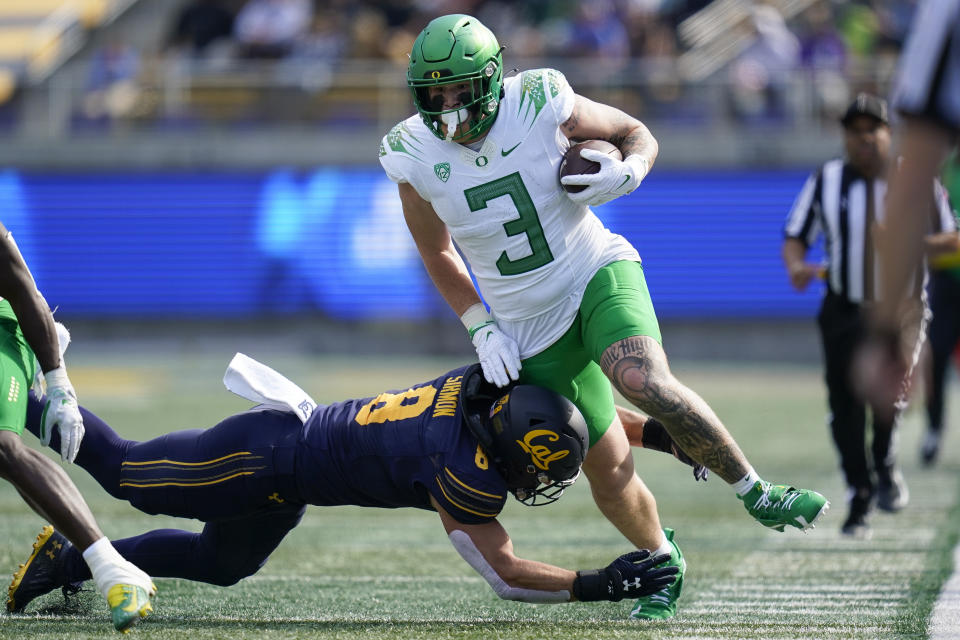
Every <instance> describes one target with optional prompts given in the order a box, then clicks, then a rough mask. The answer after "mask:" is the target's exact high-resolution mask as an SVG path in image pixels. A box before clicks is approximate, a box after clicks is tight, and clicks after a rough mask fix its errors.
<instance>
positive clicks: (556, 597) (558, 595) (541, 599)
mask: <svg viewBox="0 0 960 640" xmlns="http://www.w3.org/2000/svg"><path fill="white" fill-rule="evenodd" d="M449 537H450V542H451V543H452V544H453V548H454V549H456V550H457V553H459V554H460V557H462V558H463V559H464V560H466V561H467V564H469V565H470V566H471V567H473V569H474V571H476V572H477V573H479V574H480V575H481V576H483V579H484V580H486V581H487V584H489V585H490V587H491V588H492V589H493V590H494V592H496V594H497V595H498V596H500V597H501V598H503V599H504V600H516V601H518V602H534V603H557V602H569V601H570V592H569V591H541V590H539V589H520V588H517V587H511V586H510V585H508V584H507V583H506V582H504V581H503V578H501V577H500V576H499V575H498V574H497V572H496V571H495V570H494V568H493V567H491V566H490V563H489V562H487V559H486V558H484V557H483V554H482V553H480V550H479V549H477V545H475V544H473V540H471V539H470V536H468V535H467V534H466V533H465V532H463V531H460V530H459V529H455V530H453V531H451V532H450V536H449Z"/></svg>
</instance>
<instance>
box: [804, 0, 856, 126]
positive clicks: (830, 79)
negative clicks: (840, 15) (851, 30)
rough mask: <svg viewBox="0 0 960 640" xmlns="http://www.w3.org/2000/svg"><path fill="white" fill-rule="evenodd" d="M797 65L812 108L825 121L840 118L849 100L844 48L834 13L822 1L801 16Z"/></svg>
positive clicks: (845, 48) (828, 4) (827, 3)
mask: <svg viewBox="0 0 960 640" xmlns="http://www.w3.org/2000/svg"><path fill="white" fill-rule="evenodd" d="M800 64H801V66H802V67H803V68H804V69H806V71H807V73H808V74H809V77H810V81H811V86H812V88H813V91H814V99H815V100H816V105H815V108H816V110H817V112H818V113H819V114H820V116H821V118H822V119H823V120H824V121H833V120H835V119H836V118H837V117H839V116H840V114H841V112H842V111H843V108H844V106H845V105H846V104H847V102H849V100H850V88H849V86H848V83H847V78H846V71H847V46H846V43H845V42H844V41H843V37H842V36H841V35H840V31H839V30H838V29H837V28H836V26H835V25H834V16H833V9H832V7H831V6H830V3H829V2H826V1H825V0H821V1H820V2H817V3H815V4H813V5H812V6H811V7H810V8H809V9H808V10H807V11H806V13H805V14H804V15H803V24H802V26H801V29H800Z"/></svg>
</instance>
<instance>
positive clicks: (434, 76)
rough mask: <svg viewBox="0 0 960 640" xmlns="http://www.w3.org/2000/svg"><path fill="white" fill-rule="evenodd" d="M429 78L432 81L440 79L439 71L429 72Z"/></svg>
mask: <svg viewBox="0 0 960 640" xmlns="http://www.w3.org/2000/svg"><path fill="white" fill-rule="evenodd" d="M430 77H431V78H433V79H434V80H436V79H437V78H439V77H440V72H439V71H431V72H430Z"/></svg>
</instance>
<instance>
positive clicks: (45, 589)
mask: <svg viewBox="0 0 960 640" xmlns="http://www.w3.org/2000/svg"><path fill="white" fill-rule="evenodd" d="M72 546H73V545H72V544H70V541H69V540H67V539H66V538H64V537H63V536H62V535H60V534H59V533H57V532H56V531H54V529H53V527H52V526H50V525H47V526H45V527H44V528H43V530H41V531H40V535H38V536H37V541H36V542H34V543H33V553H31V554H30V557H29V558H27V561H26V562H25V563H24V564H21V565H20V568H19V569H17V571H16V573H14V574H13V581H12V582H11V583H10V586H9V587H7V611H9V612H10V613H20V612H21V611H23V610H24V609H25V608H26V606H27V604H29V603H30V601H31V600H33V599H34V598H38V597H40V596H42V595H43V594H45V593H49V592H51V591H53V590H54V589H56V588H58V587H61V586H63V584H64V580H63V575H62V571H63V554H64V552H65V551H67V550H68V549H69V548H70V547H72Z"/></svg>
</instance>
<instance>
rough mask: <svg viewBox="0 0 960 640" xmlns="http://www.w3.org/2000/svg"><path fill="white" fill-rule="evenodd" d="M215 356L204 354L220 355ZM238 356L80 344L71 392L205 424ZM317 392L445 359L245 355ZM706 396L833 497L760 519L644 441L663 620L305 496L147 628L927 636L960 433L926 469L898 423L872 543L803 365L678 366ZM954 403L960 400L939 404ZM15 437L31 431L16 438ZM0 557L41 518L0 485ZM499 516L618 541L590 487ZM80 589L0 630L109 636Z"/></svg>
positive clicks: (135, 528)
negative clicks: (514, 596)
mask: <svg viewBox="0 0 960 640" xmlns="http://www.w3.org/2000/svg"><path fill="white" fill-rule="evenodd" d="M214 351H215V350H214ZM231 355H232V352H223V353H218V352H214V353H210V352H205V353H204V354H203V355H190V354H179V352H176V353H173V354H167V355H164V356H151V357H150V358H149V360H145V359H143V358H134V357H132V356H131V354H129V353H126V354H121V353H116V354H111V353H107V354H98V355H97V356H96V357H90V356H88V355H85V354H84V353H83V352H80V353H78V354H73V360H71V374H72V377H73V379H74V383H75V386H76V387H77V389H78V391H79V393H80V397H81V400H82V402H83V403H84V404H85V405H87V406H89V407H90V408H91V409H93V410H94V411H95V412H97V413H99V414H100V415H101V416H103V417H104V418H106V419H107V421H108V422H110V423H111V424H112V425H113V426H114V427H115V428H117V429H118V430H119V431H120V432H121V433H123V434H124V435H126V436H128V437H140V438H146V437H150V436H154V435H158V434H160V433H163V432H165V431H169V430H174V429H179V428H187V427H205V426H210V425H212V424H213V423H214V422H216V421H217V420H218V419H220V418H222V417H224V416H226V415H227V414H228V413H231V412H234V411H238V410H242V409H243V408H245V407H246V406H247V405H246V403H245V402H244V401H242V400H240V399H238V398H235V397H233V396H232V395H230V394H229V393H228V392H226V391H225V390H223V387H222V385H221V383H220V379H221V376H222V373H223V368H224V366H225V365H226V363H227V361H228V360H229V358H230V356H231ZM251 355H253V356H255V357H259V358H260V359H263V360H264V361H266V362H268V363H269V364H271V365H273V366H275V368H277V369H279V370H281V371H283V372H284V373H286V374H288V375H289V376H290V377H291V378H293V379H294V380H296V381H297V382H298V383H300V384H301V386H303V387H304V388H306V389H308V390H309V391H311V392H312V393H313V394H314V396H315V397H316V399H317V400H319V401H321V402H323V401H330V400H335V399H341V398H344V397H348V396H362V395H368V394H373V393H376V392H379V391H381V390H383V389H386V388H397V387H402V386H405V385H407V384H412V383H416V382H420V381H422V380H425V379H428V378H432V377H434V376H436V375H438V374H440V373H442V372H443V371H445V370H446V369H447V368H449V367H452V366H456V365H459V364H461V363H460V362H459V361H453V360H428V359H423V360H408V359H402V360H401V359H385V360H378V361H375V360H373V359H368V360H360V361H357V360H348V359H345V358H336V359H333V358H319V357H313V358H309V359H308V358H294V357H291V356H288V355H287V356H271V355H269V354H261V353H253V352H251ZM675 369H676V373H677V374H678V376H679V377H680V378H681V379H682V380H684V381H686V382H687V383H688V384H689V385H690V386H691V387H693V388H695V389H697V390H699V391H700V393H701V394H702V395H703V396H704V397H705V398H706V399H707V400H708V401H709V402H710V403H711V404H712V405H713V407H714V408H715V409H716V410H717V412H718V413H719V414H720V416H721V417H722V418H723V419H724V420H725V422H726V424H727V425H728V427H729V428H730V430H731V431H732V432H733V433H734V435H735V437H736V438H737V440H738V441H739V443H740V445H741V447H742V448H743V449H744V451H745V452H746V454H747V455H748V456H749V458H750V459H751V461H752V462H753V464H754V466H755V467H756V468H757V470H758V471H759V472H760V474H761V475H762V476H763V477H765V478H767V479H770V480H774V481H778V482H791V483H794V484H797V485H802V486H805V487H810V488H815V489H817V490H820V491H821V492H823V493H825V494H826V495H827V496H828V497H829V498H830V499H831V501H832V502H833V504H834V506H833V508H832V509H831V511H830V512H829V513H828V514H827V516H826V518H825V519H824V520H823V521H822V523H821V525H820V526H819V527H818V528H817V529H816V530H815V531H813V532H811V533H810V534H807V535H804V534H802V533H800V532H798V531H795V530H792V531H788V532H786V533H783V534H781V533H776V532H772V531H768V530H765V529H763V528H762V527H760V526H759V525H757V524H756V523H754V522H753V521H752V520H751V519H750V518H749V517H748V516H747V514H746V512H745V511H744V509H743V507H742V505H741V503H740V502H739V501H738V500H736V499H735V498H734V495H733V492H732V491H731V490H730V489H729V488H728V487H727V485H725V484H724V483H723V482H722V481H719V480H718V479H716V478H711V479H710V481H709V482H708V483H707V484H703V483H695V482H694V481H693V478H692V474H691V473H690V469H689V468H688V467H685V466H682V465H680V464H679V463H677V462H676V461H675V460H674V459H673V458H671V457H668V456H666V455H664V454H661V453H657V452H648V451H643V450H638V451H637V452H636V456H635V457H636V461H637V466H638V469H639V471H640V474H641V476H642V477H643V478H644V480H645V481H646V482H647V484H648V485H649V486H650V487H651V489H652V490H653V492H654V494H655V495H656V496H657V499H658V504H659V509H660V514H661V518H662V520H663V523H664V524H665V525H666V526H671V527H674V528H675V529H676V530H677V541H678V542H679V544H680V546H681V547H682V548H683V550H684V553H685V555H686V558H687V562H688V564H689V569H688V573H687V579H686V587H685V592H684V594H683V596H682V598H681V600H680V611H679V615H678V616H677V617H676V618H675V619H673V620H670V621H666V622H660V623H653V624H651V623H638V622H634V621H631V620H629V619H627V618H626V614H627V612H628V611H629V609H630V603H628V602H622V603H616V604H614V603H599V604H597V603H592V604H572V605H526V604H521V603H513V602H504V601H501V600H499V599H498V598H497V597H496V596H495V595H494V593H493V592H492V590H490V588H489V587H488V586H487V585H486V583H485V582H483V581H482V579H481V578H480V577H479V576H477V575H476V574H475V573H474V572H473V571H472V570H471V569H470V568H469V567H468V566H467V565H466V564H465V563H464V562H463V561H462V560H461V559H460V558H459V556H458V555H457V554H456V552H455V551H454V550H453V547H452V546H451V545H450V544H449V543H448V541H447V539H446V536H445V534H444V531H443V528H442V526H441V525H440V522H439V519H438V518H437V517H436V516H435V515H433V514H431V513H428V512H421V511H416V510H398V511H388V510H377V509H359V508H326V509H320V508H316V507H314V508H312V509H311V510H309V511H308V513H307V517H306V518H305V520H304V522H303V524H302V525H301V526H300V527H299V528H297V529H296V530H295V531H293V532H292V534H291V535H290V536H289V537H288V538H287V540H286V541H285V542H284V544H282V545H281V547H280V548H279V549H278V551H277V552H276V553H275V554H274V555H273V557H272V558H271V560H270V562H269V563H268V564H267V566H266V567H264V569H263V570H262V571H260V573H259V574H257V575H255V576H253V577H251V578H248V579H246V580H244V581H242V582H241V583H240V584H238V585H236V586H234V587H231V588H217V587H211V586H207V585H202V584H193V583H189V582H184V581H178V580H158V581H157V584H158V586H159V589H160V592H159V595H158V597H157V599H156V612H155V615H154V616H152V617H151V618H150V619H148V620H147V621H146V622H144V623H143V624H142V625H141V626H140V627H139V628H138V629H136V630H135V631H134V634H135V636H136V637H140V638H164V639H166V638H191V639H192V640H208V639H215V638H216V639H227V638H230V639H234V638H249V639H254V638H257V639H260V638H267V639H275V638H391V639H393V638H425V639H426V638H429V639H436V638H477V639H480V638H483V639H485V640H486V639H491V638H530V639H534V638H536V639H544V638H585V639H591V640H592V639H596V640H601V639H603V640H606V639H608V638H631V639H644V638H704V639H705V638H731V639H733V638H738V639H739V638H756V639H764V640H766V639H771V638H862V639H874V638H924V637H926V636H927V632H926V629H927V617H928V615H929V612H930V609H931V606H932V604H933V601H934V599H935V598H936V595H937V591H938V589H939V587H940V585H941V584H942V582H943V581H944V579H945V578H946V576H947V575H948V574H949V572H950V570H951V561H950V552H951V550H952V548H953V546H954V544H956V542H957V538H958V532H960V506H958V489H960V482H958V476H960V474H958V470H960V433H957V431H956V429H955V430H954V432H953V433H950V439H949V440H948V442H947V450H946V452H945V456H944V457H943V459H942V460H941V463H940V464H939V466H937V467H936V468H934V469H933V470H927V469H921V468H919V466H918V463H917V456H916V450H917V441H918V437H919V435H920V432H921V419H920V413H919V412H912V413H910V414H909V415H908V416H907V419H906V421H905V424H904V428H903V429H902V455H901V459H902V461H903V463H904V469H905V472H906V476H907V480H908V482H909V483H910V488H911V492H912V501H911V503H910V505H909V507H908V508H907V510H906V511H904V512H903V513H902V514H899V515H897V516H891V515H887V514H877V515H875V516H874V518H873V524H874V538H873V540H872V541H870V542H858V541H852V540H846V539H842V538H841V537H840V536H839V533H838V529H839V526H840V523H841V522H842V520H843V516H844V514H845V508H844V504H843V493H842V484H841V481H840V474H839V471H838V470H837V468H836V464H835V455H834V452H833V448H832V446H831V444H830V442H829V435H828V430H827V427H826V425H825V422H824V414H825V408H824V406H825V401H824V390H823V388H822V384H821V382H820V370H819V368H815V367H809V368H807V367H779V368H772V367H769V366H745V365H735V366H734V365H731V366H721V365H720V364H717V363H712V364H709V365H702V366H697V365H695V364H694V363H682V364H679V365H676V367H675ZM950 401H951V405H950V407H949V409H950V411H951V413H952V415H958V414H957V412H958V410H960V397H958V394H957V393H956V392H955V390H954V393H953V394H952V395H951V398H950ZM25 438H26V439H27V442H29V443H31V444H32V445H35V444H36V439H35V438H33V437H32V436H30V435H29V434H27V435H26V436H25ZM70 473H71V475H72V477H73V478H74V479H75V480H76V481H77V483H78V485H79V486H80V488H81V490H82V491H83V492H84V494H85V495H86V497H87V499H88V501H89V502H90V504H91V506H92V507H93V510H94V512H95V513H96V514H97V516H98V518H99V521H100V524H101V526H102V528H103V529H104V531H105V533H106V534H107V535H109V536H110V537H122V536H126V535H131V534H135V533H140V532H142V531H144V530H147V529H150V528H157V527H181V528H188V529H191V530H196V529H197V528H198V525H197V523H195V522H190V521H181V520H176V519H173V518H162V517H150V516H146V515H143V514H140V513H139V512H137V511H135V510H133V508H132V507H130V506H128V505H126V504H125V503H121V502H118V501H116V500H114V499H112V498H110V497H109V496H107V494H106V493H104V492H103V491H102V490H101V489H100V488H99V487H98V486H96V485H95V484H94V483H93V482H92V481H91V480H90V479H89V478H88V477H87V476H86V475H85V474H84V473H83V472H82V471H80V470H78V469H72V470H71V471H70ZM0 512H2V517H0V569H2V570H3V571H8V572H12V571H13V570H14V569H15V568H16V566H17V563H19V562H22V561H23V560H24V559H25V558H26V557H27V555H28V553H29V550H30V545H31V543H32V542H33V539H34V537H35V535H36V533H37V532H38V531H39V529H40V527H41V525H42V524H43V522H42V521H41V520H40V519H39V518H38V517H37V516H35V515H34V514H33V513H32V512H29V511H28V509H27V507H26V506H25V505H24V504H23V503H22V502H21V501H20V499H19V498H18V496H17V494H16V493H15V492H14V491H13V490H12V489H11V488H10V487H9V485H6V484H3V485H2V486H0ZM502 522H503V524H504V526H505V527H506V528H507V530H508V531H509V532H510V533H511V535H512V537H513V539H514V544H515V548H516V551H517V553H518V554H519V555H521V556H523V557H530V558H535V559H538V560H543V561H547V562H551V563H554V564H558V565H561V566H566V567H569V568H579V569H590V568H596V567H600V566H603V565H605V564H606V563H608V562H609V561H610V560H612V559H613V558H614V557H616V556H617V555H619V554H621V553H624V552H626V551H628V550H629V546H628V545H627V544H626V542H625V541H624V540H623V539H622V538H621V537H620V536H619V534H618V533H617V532H616V531H615V530H614V529H613V527H612V526H610V525H609V524H607V523H606V521H605V520H603V518H602V517H601V516H600V514H599V512H598V511H597V510H596V508H595V507H594V506H593V504H592V502H591V499H590V496H589V491H588V488H587V486H586V483H585V481H581V482H580V483H578V485H577V486H575V487H574V488H573V490H571V491H570V492H568V494H567V495H565V496H564V498H563V499H561V500H560V501H559V502H558V503H556V504H553V505H550V506H547V507H543V508H529V507H524V506H522V505H520V504H518V503H515V502H514V503H512V504H508V506H507V509H506V511H505V512H504V514H503V516H502ZM113 636H115V632H113V630H112V627H111V626H110V624H109V621H108V616H107V611H106V607H105V604H104V603H103V602H102V601H100V599H99V596H96V597H95V596H94V595H93V593H92V592H89V593H84V594H81V595H80V596H78V597H77V598H75V599H74V600H73V601H72V602H71V604H70V605H69V606H67V607H65V606H64V605H63V598H62V597H61V596H60V594H59V593H54V594H50V595H48V596H45V597H44V598H41V599H38V600H37V601H35V602H34V603H31V605H30V606H29V607H28V609H27V613H26V614H24V615H21V616H9V615H3V616H0V638H27V637H30V638H37V639H41V638H51V639H52V638H58V639H59V638H87V637H113Z"/></svg>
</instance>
